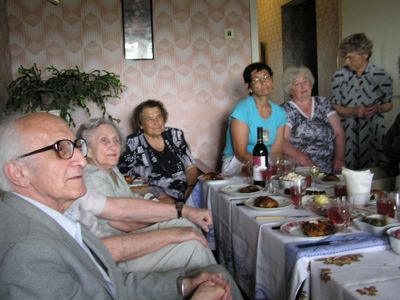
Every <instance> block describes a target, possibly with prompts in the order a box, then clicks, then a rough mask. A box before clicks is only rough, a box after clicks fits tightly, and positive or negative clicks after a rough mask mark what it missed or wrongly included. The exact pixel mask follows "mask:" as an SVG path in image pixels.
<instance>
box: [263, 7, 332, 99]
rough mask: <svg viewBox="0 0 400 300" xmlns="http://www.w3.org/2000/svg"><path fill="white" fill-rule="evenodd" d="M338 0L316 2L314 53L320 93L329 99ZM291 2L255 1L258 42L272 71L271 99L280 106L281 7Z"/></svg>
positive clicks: (281, 69) (281, 60) (281, 97)
mask: <svg viewBox="0 0 400 300" xmlns="http://www.w3.org/2000/svg"><path fill="white" fill-rule="evenodd" d="M338 1H339V0H317V1H316V3H315V6H316V18H317V53H318V73H319V74H318V81H319V94H320V95H323V96H328V95H329V93H330V78H331V76H332V74H333V72H334V71H335V70H336V53H337V51H336V49H337V46H338V43H339V13H338ZM289 2H290V0H268V1H265V0H258V1H257V16H258V23H259V39H260V42H264V43H265V45H266V49H267V55H266V56H267V62H268V64H269V65H270V66H271V68H272V70H273V71H274V84H275V85H274V91H273V94H272V99H274V100H275V101H276V102H278V103H281V102H282V101H283V90H282V87H281V85H280V82H281V81H282V73H283V50H282V14H281V6H282V5H285V4H286V3H289Z"/></svg>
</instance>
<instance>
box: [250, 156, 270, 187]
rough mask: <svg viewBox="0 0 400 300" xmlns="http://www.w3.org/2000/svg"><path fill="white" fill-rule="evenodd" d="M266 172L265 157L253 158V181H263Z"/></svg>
mask: <svg viewBox="0 0 400 300" xmlns="http://www.w3.org/2000/svg"><path fill="white" fill-rule="evenodd" d="M266 170H267V168H266V157H265V156H253V180H254V181H263V180H264V176H263V173H264V172H265V171H266Z"/></svg>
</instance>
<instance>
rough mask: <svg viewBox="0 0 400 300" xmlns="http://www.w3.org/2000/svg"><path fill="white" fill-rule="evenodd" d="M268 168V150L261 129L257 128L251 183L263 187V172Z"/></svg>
mask: <svg viewBox="0 0 400 300" xmlns="http://www.w3.org/2000/svg"><path fill="white" fill-rule="evenodd" d="M267 168H268V148H267V146H265V144H264V141H263V128H262V127H257V143H256V144H255V146H254V148H253V182H254V184H256V185H260V186H262V187H264V186H265V181H264V172H265V171H266V170H267Z"/></svg>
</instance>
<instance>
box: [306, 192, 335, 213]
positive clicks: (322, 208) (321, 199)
mask: <svg viewBox="0 0 400 300" xmlns="http://www.w3.org/2000/svg"><path fill="white" fill-rule="evenodd" d="M330 203H331V199H330V198H329V197H328V196H326V195H323V194H321V195H316V196H313V199H312V200H311V201H310V209H311V210H312V211H313V212H315V213H316V214H317V215H320V216H322V217H326V216H327V215H328V208H329V205H330Z"/></svg>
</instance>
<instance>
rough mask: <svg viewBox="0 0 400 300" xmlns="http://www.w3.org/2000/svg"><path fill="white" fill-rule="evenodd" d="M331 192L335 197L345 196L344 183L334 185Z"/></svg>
mask: <svg viewBox="0 0 400 300" xmlns="http://www.w3.org/2000/svg"><path fill="white" fill-rule="evenodd" d="M333 192H334V194H335V197H344V196H347V189H346V185H345V183H344V182H338V183H336V184H335V187H334V188H333Z"/></svg>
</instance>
